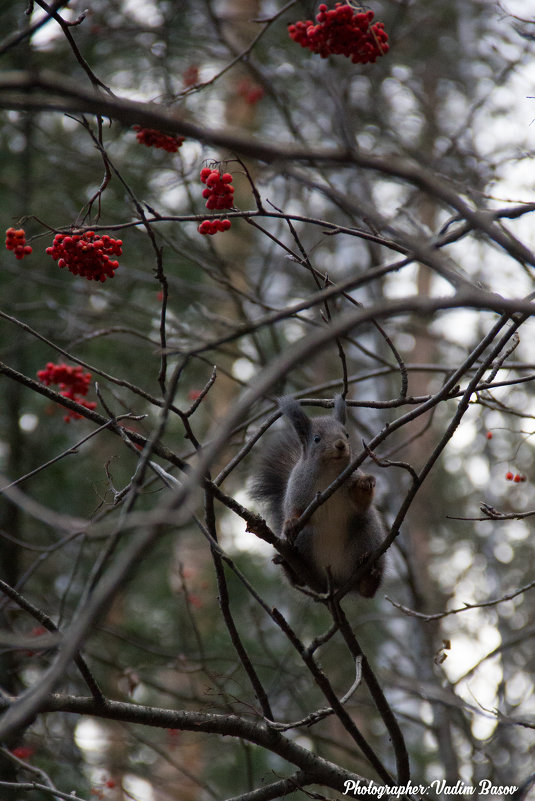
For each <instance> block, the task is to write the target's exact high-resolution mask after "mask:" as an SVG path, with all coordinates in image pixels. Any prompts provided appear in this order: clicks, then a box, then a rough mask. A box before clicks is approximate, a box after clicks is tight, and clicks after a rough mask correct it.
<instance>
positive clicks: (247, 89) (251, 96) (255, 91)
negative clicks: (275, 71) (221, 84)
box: [236, 78, 264, 106]
mask: <svg viewBox="0 0 535 801" xmlns="http://www.w3.org/2000/svg"><path fill="white" fill-rule="evenodd" d="M236 89H237V91H238V94H239V95H240V97H243V99H244V100H245V102H246V103H248V104H249V105H250V106H254V105H255V104H256V103H258V101H259V100H262V98H263V97H264V87H263V86H260V84H258V83H254V82H253V81H250V80H249V78H243V79H242V80H241V81H240V82H239V83H238V85H237V87H236Z"/></svg>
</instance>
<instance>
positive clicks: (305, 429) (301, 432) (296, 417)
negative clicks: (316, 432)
mask: <svg viewBox="0 0 535 801" xmlns="http://www.w3.org/2000/svg"><path fill="white" fill-rule="evenodd" d="M279 409H280V410H281V412H282V413H283V415H284V416H285V417H287V418H288V420H289V421H290V423H291V424H292V425H293V427H294V428H295V431H296V433H297V436H298V437H299V439H300V440H301V442H302V443H303V445H306V443H307V442H308V440H309V439H310V431H311V424H310V418H308V417H307V416H306V414H305V413H304V411H303V410H302V408H301V407H300V405H299V404H298V403H297V401H296V400H294V399H293V398H289V397H287V396H285V397H283V398H279Z"/></svg>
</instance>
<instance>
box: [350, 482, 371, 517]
mask: <svg viewBox="0 0 535 801" xmlns="http://www.w3.org/2000/svg"><path fill="white" fill-rule="evenodd" d="M374 492H375V476H370V475H368V474H367V473H357V475H355V476H354V477H353V480H352V482H351V495H352V498H353V502H354V503H355V505H356V506H357V508H358V509H359V511H362V512H363V511H365V510H366V509H367V508H368V506H369V505H370V504H371V502H372V501H373V495H374Z"/></svg>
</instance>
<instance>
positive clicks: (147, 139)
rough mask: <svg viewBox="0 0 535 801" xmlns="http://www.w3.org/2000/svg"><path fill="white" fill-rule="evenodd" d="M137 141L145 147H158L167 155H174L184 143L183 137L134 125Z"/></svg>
mask: <svg viewBox="0 0 535 801" xmlns="http://www.w3.org/2000/svg"><path fill="white" fill-rule="evenodd" d="M134 131H137V133H136V139H137V141H138V142H139V143H140V144H142V145H146V146H147V147H159V148H161V149H162V150H166V151H167V152H168V153H176V152H177V151H178V148H179V147H182V144H183V143H184V137H183V136H177V135H176V134H164V133H161V131H156V130H154V129H152V128H142V127H141V125H134Z"/></svg>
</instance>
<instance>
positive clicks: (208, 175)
mask: <svg viewBox="0 0 535 801" xmlns="http://www.w3.org/2000/svg"><path fill="white" fill-rule="evenodd" d="M201 181H202V182H203V184H206V188H205V189H203V191H202V196H203V197H204V198H206V208H207V209H218V210H221V209H231V208H232V206H233V205H234V187H233V186H232V175H231V174H230V173H229V172H224V173H223V174H221V173H220V172H219V170H212V169H210V167H203V169H202V170H201ZM214 233H215V232H214Z"/></svg>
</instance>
